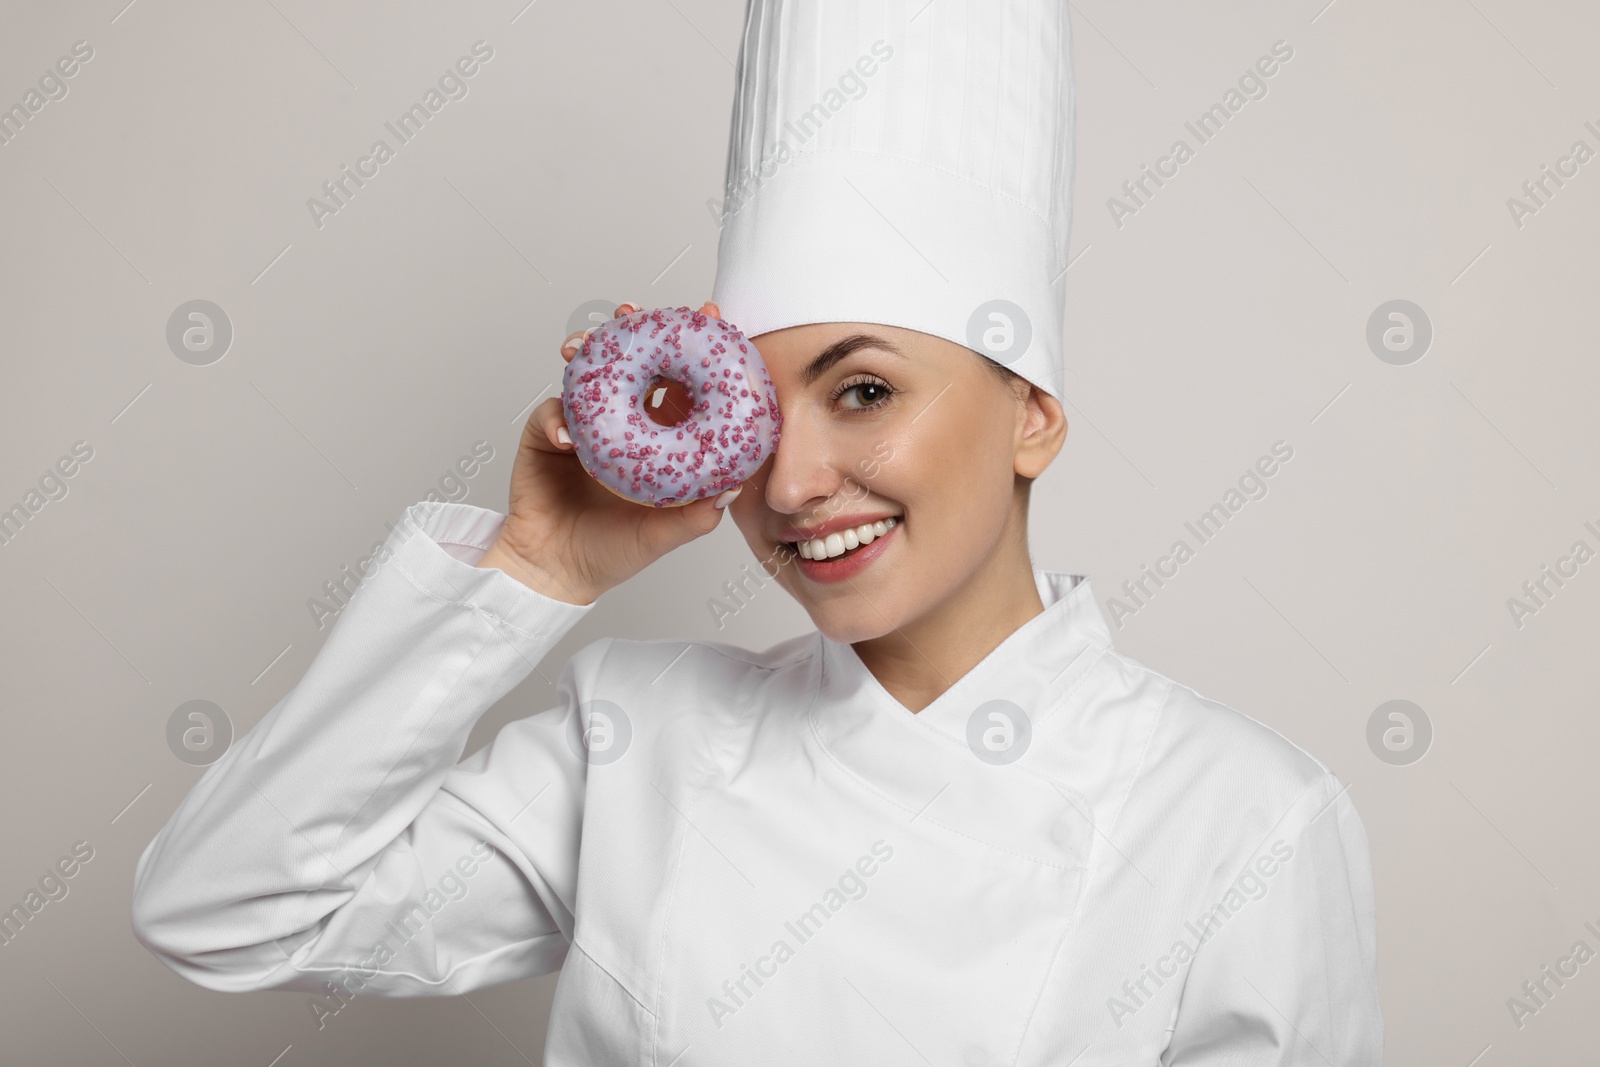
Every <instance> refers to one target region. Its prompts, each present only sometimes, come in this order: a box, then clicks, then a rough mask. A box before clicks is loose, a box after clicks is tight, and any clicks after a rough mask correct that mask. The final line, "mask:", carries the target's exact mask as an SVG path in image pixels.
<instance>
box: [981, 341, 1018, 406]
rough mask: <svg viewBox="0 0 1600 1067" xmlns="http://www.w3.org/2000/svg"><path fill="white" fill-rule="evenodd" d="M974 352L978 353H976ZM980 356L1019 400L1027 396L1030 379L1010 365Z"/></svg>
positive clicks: (1001, 382)
mask: <svg viewBox="0 0 1600 1067" xmlns="http://www.w3.org/2000/svg"><path fill="white" fill-rule="evenodd" d="M974 354H975V355H976V353H974ZM978 358H979V359H980V360H982V361H983V363H984V364H985V365H986V366H987V367H988V368H989V369H990V370H991V371H993V372H994V375H995V377H996V378H998V379H1000V384H1001V385H1004V386H1006V387H1007V388H1009V389H1010V390H1011V391H1012V393H1013V394H1015V395H1016V397H1017V399H1018V400H1023V399H1026V398H1027V395H1028V392H1027V391H1028V388H1029V387H1030V386H1031V385H1032V383H1031V382H1029V381H1028V379H1026V378H1024V377H1023V376H1022V375H1020V374H1018V373H1017V372H1016V371H1014V370H1012V369H1011V368H1010V367H1007V366H1005V365H1004V364H1003V363H1000V362H998V361H996V360H992V359H990V358H989V357H988V356H984V355H978Z"/></svg>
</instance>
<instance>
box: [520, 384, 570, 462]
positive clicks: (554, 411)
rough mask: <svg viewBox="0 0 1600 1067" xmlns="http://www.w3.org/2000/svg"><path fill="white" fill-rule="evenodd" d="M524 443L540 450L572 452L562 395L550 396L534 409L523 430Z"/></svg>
mask: <svg viewBox="0 0 1600 1067" xmlns="http://www.w3.org/2000/svg"><path fill="white" fill-rule="evenodd" d="M563 438H565V439H564V440H563ZM522 443H523V444H524V445H525V446H527V447H529V448H533V449H537V450H538V451H540V452H566V453H570V452H572V435H571V433H570V432H569V431H568V430H567V416H566V412H565V411H564V410H563V409H562V406H561V398H560V397H558V396H553V397H550V398H549V399H547V400H546V401H544V403H542V404H540V405H539V406H538V407H536V408H534V409H533V414H532V415H530V416H528V424H527V425H526V426H525V427H523V430H522Z"/></svg>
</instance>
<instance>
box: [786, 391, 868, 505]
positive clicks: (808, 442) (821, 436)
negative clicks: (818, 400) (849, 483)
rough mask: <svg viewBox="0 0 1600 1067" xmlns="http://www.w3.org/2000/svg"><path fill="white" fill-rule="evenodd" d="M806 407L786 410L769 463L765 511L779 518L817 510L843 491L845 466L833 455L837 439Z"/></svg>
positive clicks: (846, 475)
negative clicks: (769, 511)
mask: <svg viewBox="0 0 1600 1067" xmlns="http://www.w3.org/2000/svg"><path fill="white" fill-rule="evenodd" d="M807 408H808V406H807V405H796V406H795V407H794V408H792V409H789V408H785V407H784V406H783V405H782V404H781V403H780V405H779V410H780V411H782V412H783V429H782V432H781V434H780V435H779V439H778V447H777V449H776V451H774V452H773V454H772V457H771V459H769V460H768V468H767V482H766V500H767V507H769V508H771V509H772V510H773V511H776V512H778V513H779V514H780V515H801V514H803V513H805V512H808V511H811V510H814V509H816V508H818V507H820V506H821V505H822V504H823V503H824V502H826V501H827V500H828V499H829V498H830V497H832V496H833V495H834V494H835V493H837V492H839V491H840V489H842V488H843V487H844V484H845V482H846V480H847V478H848V473H847V465H842V464H840V463H839V462H838V461H837V460H838V457H837V456H835V455H834V449H835V448H836V447H837V445H838V443H839V442H838V440H837V435H835V434H830V433H828V429H827V425H826V420H825V418H824V417H823V416H822V415H821V414H820V413H818V412H814V411H809V410H807Z"/></svg>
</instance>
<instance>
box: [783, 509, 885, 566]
mask: <svg viewBox="0 0 1600 1067" xmlns="http://www.w3.org/2000/svg"><path fill="white" fill-rule="evenodd" d="M899 522H900V520H899V519H892V518H891V519H879V520H878V521H877V522H869V523H864V524H863V525H861V526H853V527H851V528H850V529H848V530H841V531H839V532H838V533H831V534H829V535H828V536H827V537H813V538H812V539H811V540H809V541H801V542H800V543H799V548H800V555H801V556H802V557H803V558H805V559H832V558H833V557H834V556H842V555H844V554H845V553H846V552H848V551H850V550H851V549H852V548H858V547H860V546H861V545H870V544H872V542H874V541H876V540H877V539H878V538H880V537H882V536H883V535H884V534H886V533H888V532H889V531H890V530H891V529H893V528H894V527H895V526H897V525H898V524H899Z"/></svg>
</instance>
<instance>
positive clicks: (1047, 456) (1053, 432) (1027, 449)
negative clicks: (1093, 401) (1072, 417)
mask: <svg viewBox="0 0 1600 1067" xmlns="http://www.w3.org/2000/svg"><path fill="white" fill-rule="evenodd" d="M1066 440H1067V413H1066V412H1065V411H1064V410H1062V407H1061V401H1059V400H1057V399H1056V398H1055V397H1053V396H1051V395H1050V394H1049V393H1047V392H1045V391H1044V390H1043V389H1040V388H1039V387H1038V386H1036V385H1032V384H1030V385H1029V386H1028V395H1027V397H1026V398H1025V399H1024V400H1023V402H1022V407H1021V411H1020V419H1019V425H1018V428H1017V452H1016V459H1015V460H1014V461H1013V469H1014V470H1015V471H1016V472H1017V473H1018V474H1020V475H1022V476H1023V477H1024V478H1037V477H1039V475H1041V474H1043V473H1044V471H1045V468H1046V467H1048V466H1050V464H1051V462H1052V461H1053V460H1054V459H1055V458H1056V454H1057V453H1059V452H1060V451H1061V446H1062V445H1063V444H1065V443H1066Z"/></svg>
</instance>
